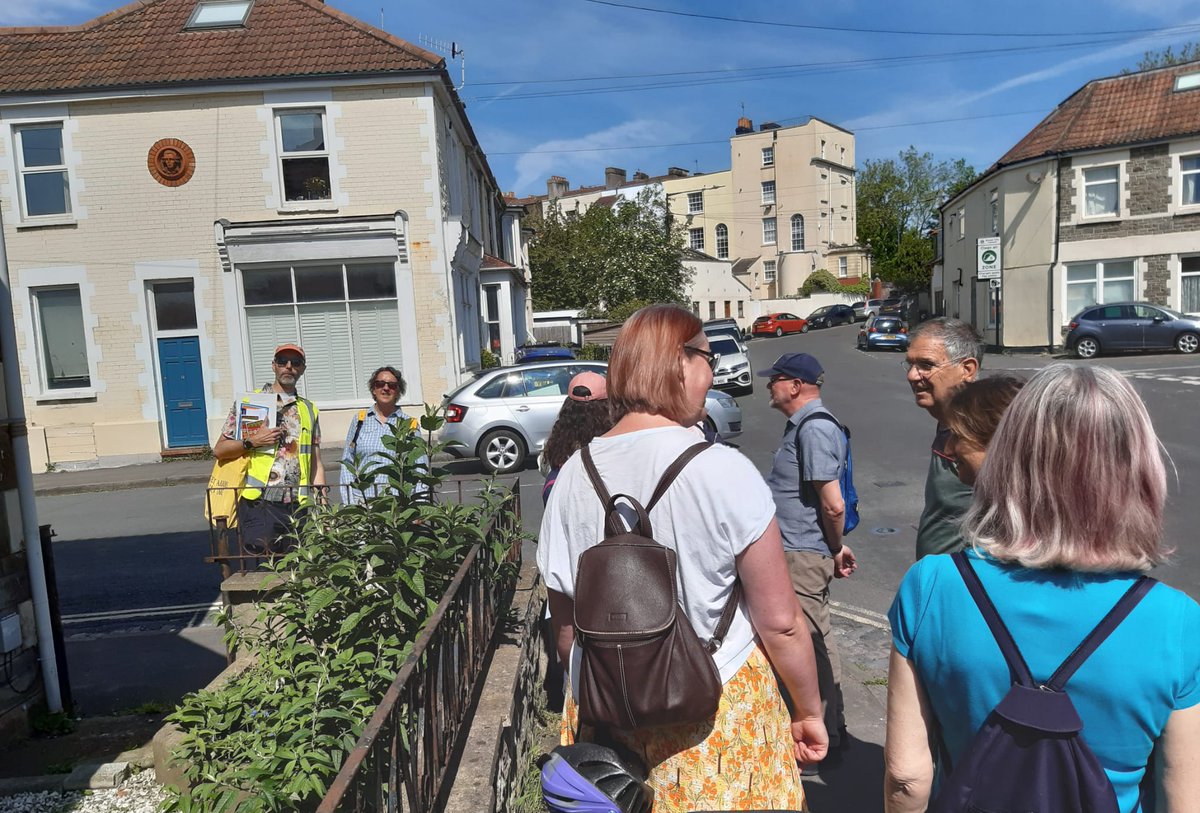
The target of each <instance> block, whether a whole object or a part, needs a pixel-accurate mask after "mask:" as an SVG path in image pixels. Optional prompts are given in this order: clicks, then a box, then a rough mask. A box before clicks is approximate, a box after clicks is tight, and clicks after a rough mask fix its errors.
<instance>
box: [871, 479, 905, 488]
mask: <svg viewBox="0 0 1200 813" xmlns="http://www.w3.org/2000/svg"><path fill="white" fill-rule="evenodd" d="M875 485H876V486H878V487H879V488H896V487H897V486H902V485H904V481H902V480H884V481H883V482H882V483H881V482H878V481H877V482H876V483H875Z"/></svg>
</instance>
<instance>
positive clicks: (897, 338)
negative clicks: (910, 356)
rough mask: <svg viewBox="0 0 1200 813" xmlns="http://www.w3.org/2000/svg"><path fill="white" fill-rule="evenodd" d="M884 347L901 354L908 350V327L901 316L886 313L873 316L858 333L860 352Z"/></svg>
mask: <svg viewBox="0 0 1200 813" xmlns="http://www.w3.org/2000/svg"><path fill="white" fill-rule="evenodd" d="M884 347H886V348H891V349H895V350H899V351H901V352H904V351H907V350H908V325H906V324H904V320H903V319H901V318H900V317H899V316H892V315H890V314H886V313H885V314H882V315H879V316H872V317H871V318H870V319H868V320H867V322H866V324H864V325H863V326H862V328H861V329H860V330H859V331H858V349H859V350H878V349H880V348H884Z"/></svg>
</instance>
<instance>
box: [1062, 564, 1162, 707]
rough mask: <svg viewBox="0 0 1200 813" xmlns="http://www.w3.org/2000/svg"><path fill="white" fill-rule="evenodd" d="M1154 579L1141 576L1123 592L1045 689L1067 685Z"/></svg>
mask: <svg viewBox="0 0 1200 813" xmlns="http://www.w3.org/2000/svg"><path fill="white" fill-rule="evenodd" d="M1157 583H1158V582H1157V580H1156V579H1152V578H1150V577H1149V576H1141V577H1139V578H1138V580H1137V581H1135V582H1134V583H1133V584H1132V585H1130V587H1129V589H1128V590H1126V591H1125V595H1123V596H1121V600H1120V601H1118V602H1117V603H1116V604H1114V605H1113V608H1112V609H1111V610H1109V611H1108V615H1106V616H1104V618H1102V619H1100V623H1099V624H1097V625H1096V628H1095V629H1094V630H1092V631H1091V632H1090V633H1089V634H1088V637H1086V638H1084V639H1083V642H1082V643H1080V644H1079V646H1078V647H1076V648H1075V651H1074V652H1072V653H1071V654H1070V656H1069V657H1068V658H1067V659H1066V660H1065V661H1063V664H1062V666H1060V667H1058V669H1057V670H1056V671H1055V672H1054V674H1053V675H1051V676H1050V680H1048V681H1046V688H1047V689H1052V690H1054V691H1056V692H1061V691H1062V690H1063V687H1064V686H1066V685H1067V681H1068V680H1070V679H1071V676H1072V675H1074V674H1075V671H1076V670H1077V669H1079V667H1080V666H1083V662H1084V661H1086V660H1087V659H1088V657H1089V656H1090V655H1091V654H1092V653H1093V652H1095V651H1096V649H1097V648H1099V646H1100V644H1102V643H1104V641H1105V639H1106V638H1108V636H1110V635H1112V633H1113V631H1114V630H1115V629H1116V628H1117V627H1119V626H1120V625H1121V622H1122V621H1124V620H1125V618H1126V617H1127V616H1128V615H1129V614H1130V613H1131V612H1133V608H1134V607H1136V606H1137V605H1138V602H1140V601H1141V600H1142V599H1143V598H1145V596H1146V594H1147V593H1149V592H1150V589H1151V588H1152V587H1154V585H1155V584H1157Z"/></svg>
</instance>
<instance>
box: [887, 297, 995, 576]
mask: <svg viewBox="0 0 1200 813" xmlns="http://www.w3.org/2000/svg"><path fill="white" fill-rule="evenodd" d="M982 359H983V342H982V341H980V338H979V334H977V333H976V332H975V329H974V328H973V327H971V326H970V325H969V324H967V323H966V322H964V321H962V320H961V319H952V318H950V317H947V316H939V317H938V318H936V319H930V320H928V321H926V322H922V323H921V324H919V325H918V326H917V328H916V329H915V330H914V331H913V332H912V333H911V334H910V335H909V342H908V354H907V355H906V356H905V358H904V367H905V369H906V372H907V378H908V386H909V387H911V388H912V391H913V397H914V398H915V399H916V402H917V406H919V407H921V409H924V410H925V411H926V412H928V413H929V414H930V415H932V416H933V418H934V419H935V420H936V421H937V432H936V433H935V434H934V436H933V445H932V447H931V449H930V460H929V474H928V475H927V476H926V477H925V509H924V510H923V511H922V512H921V520H920V522H919V523H918V524H917V558H918V559H920V558H921V557H922V556H928V555H930V554H933V553H952V552H954V551H956V550H960V549H961V548H962V547H963V541H962V534H961V533H960V532H959V529H958V522H957V520H958V518H959V517H961V516H962V515H963V514H965V513H966V511H967V508H969V507H970V505H971V488H970V487H969V486H965V485H963V483H962V481H961V480H959V479H958V474H957V472H956V468H955V465H956V464H955V461H954V459H953V458H952V457H950V456H949V455H947V454H946V452H945V448H946V439H947V437H948V436H949V434H950V430H949V429H947V428H946V427H945V426H944V425H943V423H942V417H943V415H944V414H945V409H946V407H947V406H948V405H949V403H950V400H951V399H952V398H954V396H955V395H956V394H957V393H958V391H959V390H960V389H962V388H963V386H964V385H965V384H967V383H968V382H970V381H974V380H975V376H976V375H978V374H979V365H980V364H981V362H982Z"/></svg>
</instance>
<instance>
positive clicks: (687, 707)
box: [575, 442, 741, 730]
mask: <svg viewBox="0 0 1200 813" xmlns="http://www.w3.org/2000/svg"><path fill="white" fill-rule="evenodd" d="M711 445H712V444H711V443H707V442H704V443H697V444H696V445H694V446H691V447H689V448H688V449H686V450H685V451H684V452H683V454H681V455H680V456H679V457H678V458H677V459H676V460H675V462H673V463H672V464H671V465H670V466H669V467H668V468H667V470H666V472H665V473H664V474H663V476H662V479H660V480H659V482H658V486H657V487H656V488H655V489H654V495H653V496H652V497H651V498H650V502H648V503H647V504H646V506H645V507H644V508H643V507H642V505H641V503H639V502H638V501H637V500H636V499H634V498H633V497H630V496H629V495H627V494H616V495H610V494H609V493H608V489H607V488H605V486H604V481H603V480H602V479H601V478H600V473H599V472H598V471H597V470H596V464H595V463H594V462H593V461H592V456H591V453H590V452H589V451H588V448H587V447H586V446H585V447H583V449H582V453H583V466H584V468H585V469H586V470H587V473H588V477H589V478H591V481H592V485H593V486H594V487H595V489H596V493H597V494H598V495H599V497H600V500H601V501H602V502H603V503H604V539H603V541H601V542H600V544H598V545H595V546H594V547H591V548H589V549H588V550H586V551H584V552H583V553H582V554H581V555H580V557H579V567H578V571H577V575H576V579H575V640H576V642H577V643H578V645H579V647H580V649H581V650H582V655H583V657H582V662H581V665H580V669H579V697H578V698H577V700H578V702H579V720H580V722H581V723H583V724H585V725H591V726H608V727H611V728H616V729H621V730H630V729H634V728H648V727H650V726H657V725H665V724H668V723H671V724H678V723H695V722H699V721H701V720H706V719H708V718H710V717H712V716H713V715H714V714H716V712H717V704H718V703H719V702H720V699H721V677H720V675H719V674H718V672H717V666H716V664H715V663H714V662H713V657H712V653H713V652H716V650H717V648H718V647H719V646H720V645H721V641H722V640H723V639H724V638H725V634H726V633H727V632H728V631H729V625H730V623H731V622H732V621H733V614H734V612H735V611H736V610H737V605H738V601H739V599H740V598H741V582H737V583H735V584H734V588H733V595H731V596H730V597H729V601H728V602H727V603H726V605H725V609H724V610H723V611H722V613H721V619H720V621H719V623H718V624H717V629H716V631H715V633H714V635H713V638H712V640H711V641H709V642H708V643H707V644H705V643H702V642H701V641H700V638H699V636H697V635H696V630H695V629H694V628H693V627H692V624H691V622H690V621H689V620H688V617H687V615H686V613H685V612H684V611H683V608H681V607H680V606H679V599H678V592H677V590H676V581H677V579H676V574H677V567H676V553H675V551H674V550H672V549H670V548H668V547H665V546H663V545H660V544H658V543H657V542H655V541H654V539H653V537H652V533H653V532H652V529H651V527H650V517H649V513H650V511H651V510H652V509H653V508H654V506H655V505H656V504H657V503H658V501H659V500H660V499H661V498H662V496H663V494H665V493H666V491H667V489H668V488H669V487H670V485H671V483H672V482H674V480H675V478H676V477H677V476H678V475H679V473H680V472H681V471H682V470H683V467H684V466H686V465H687V464H688V462H690V461H691V459H692V458H694V457H695V456H696V455H698V454H700V453H701V452H703V451H704V450H705V449H707V448H708V447H710V446H711ZM618 500H624V501H625V502H626V503H627V504H628V505H629V506H631V507H632V508H633V510H634V511H635V512H636V513H637V518H638V520H637V524H636V525H634V527H633V528H631V529H630V530H629V531H625V530H623V529H622V524H621V520H620V517H619V516H618V514H617V502H618Z"/></svg>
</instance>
